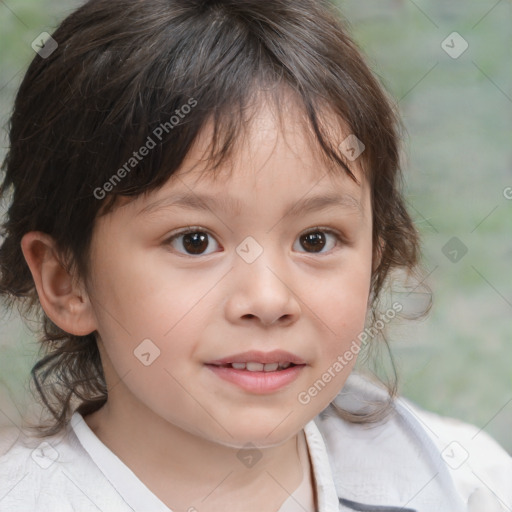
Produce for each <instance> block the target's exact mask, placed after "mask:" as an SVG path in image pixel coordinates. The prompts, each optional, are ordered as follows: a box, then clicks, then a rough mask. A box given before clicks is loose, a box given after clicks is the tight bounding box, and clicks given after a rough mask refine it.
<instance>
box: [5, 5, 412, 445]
mask: <svg viewBox="0 0 512 512" xmlns="http://www.w3.org/2000/svg"><path fill="white" fill-rule="evenodd" d="M52 37H53V38H54V39H55V40H56V41H57V43H58V47H57V49H56V50H55V51H54V52H53V53H51V55H49V56H47V57H46V58H42V57H41V56H39V55H36V56H35V58H34V59H33V61H32V62H31V64H30V66H29V68H28V70H27V72H26V74H25V77H24V79H23V81H22V83H21V85H20V87H19V90H18V93H17V96H16V99H15V103H14V110H13V113H12V117H11V119H10V127H9V128H10V130H9V131H10V147H9V151H8V153H7V156H6V159H5V161H4V163H3V166H2V169H3V171H4V172H5V177H4V180H3V183H2V185H1V188H0V194H1V196H2V198H4V199H6V198H7V199H9V200H10V201H11V203H10V207H9V210H8V213H7V217H6V220H5V222H4V224H3V237H4V240H3V244H2V246H1V248H0V269H1V278H0V293H1V294H2V295H3V296H4V297H5V299H6V302H7V304H8V306H9V307H12V306H13V305H14V304H15V303H16V304H17V305H18V307H19V309H20V312H21V313H22V314H26V313H36V314H37V315H39V320H40V325H41V326H42V336H41V338H40V341H41V344H42V348H43V349H44V352H45V355H44V357H43V358H42V359H41V360H39V361H38V362H37V364H36V365H35V366H34V367H33V369H32V376H33V382H34V383H35V386H36V389H37V391H38V393H39V395H40V398H41V399H42V401H43V403H44V404H45V406H46V407H47V408H48V410H49V411H50V412H51V414H52V416H53V423H52V424H51V425H50V426H49V427H47V428H46V429H43V427H42V426H41V427H40V429H41V431H43V432H44V434H43V435H51V434H53V433H56V432H58V431H59V430H60V429H61V428H62V427H63V426H65V425H66V423H67V422H68V420H69V417H70V414H71V413H72V412H73V407H72V404H73V402H74V400H77V401H78V402H77V403H78V405H79V407H78V411H79V412H80V413H82V414H83V415H86V414H88V413H90V412H93V411H95V410H97V409H99V408H100V407H101V406H102V405H103V404H104V403H105V401H106V400H107V388H106V383H105V378H104V375H103V370H102V366H101V360H100V356H99V352H98V348H97V345H96V337H95V333H94V332H93V333H90V334H88V335H86V336H75V335H71V334H69V333H67V332H64V331H63V330H61V329H60V328H59V327H58V326H57V325H55V324H54V323H53V322H52V321H51V320H50V319H49V318H48V317H47V316H46V314H45V313H44V311H43V310H42V308H41V306H40V303H39V299H38V295H37V292H36V290H35V286H34V282H33V279H32V275H31V273H30V270H29V268H28V266H27V264H26V262H25V259H24V257H23V254H22V252H21V239H22V237H23V235H24V234H25V233H27V232H29V231H43V232H46V233H48V234H49V235H51V236H52V237H53V238H54V240H55V241H56V244H57V247H58V249H59V250H60V251H61V252H62V254H63V255H66V258H65V261H66V263H67V264H69V267H68V269H69V271H70V272H77V273H78V275H81V276H86V275H87V272H88V261H89V259H88V256H89V247H90V242H91V236H92V231H93V226H94V222H95V219H96V218H97V217H98V216H99V215H102V214H104V213H106V212H108V211H111V210H112V208H113V207H114V205H115V202H116V199H117V198H118V197H119V196H125V197H126V196H129V197H135V196H138V195H140V194H142V193H147V192H151V191H153V190H155V189H157V188H158V187H160V186H162V185H163V184H164V183H165V182H166V181H167V180H168V179H169V178H170V176H171V175H173V174H174V173H175V172H176V171H177V170H178V168H179V167H180V165H181V163H182V161H183V159H184V157H185V155H186V154H187V152H188V151H189V149H190V147H191V145H192V144H193V142H194V141H195V139H196V137H197V135H198V133H199V132H200V130H201V129H202V128H203V127H204V126H205V123H206V122H207V121H213V126H214V136H213V140H212V145H211V155H210V158H211V162H212V163H213V164H214V165H213V168H216V166H217V165H219V164H220V163H221V162H222V161H223V160H224V159H225V158H227V157H228V155H229V154H230V151H231V150H232V148H233V145H234V143H235V141H236V140H237V137H238V134H239V133H240V132H241V131H242V128H243V126H244V124H245V117H244V116H245V113H246V107H247V105H248V104H249V103H250V101H252V98H253V97H254V93H255V92H257V91H260V90H264V89H265V90H270V91H275V94H274V97H275V99H276V101H277V97H278V94H277V91H278V90H281V89H283V87H286V88H287V89H289V90H291V91H293V93H294V96H295V98H296V100H297V104H298V105H299V106H300V108H301V109H302V111H303V113H304V119H306V120H307V122H308V123H309V126H310V128H311V133H313V134H314V136H315V138H316V140H317V142H318V144H319V148H321V150H322V152H323V153H322V154H324V155H325V157H326V158H328V159H329V161H331V162H332V163H334V164H335V168H336V169H337V170H339V169H342V170H343V171H344V172H346V173H348V174H349V175H352V173H351V171H350V169H349V167H348V166H347V163H346V161H345V158H344V157H343V155H342V154H340V151H339V149H338V147H337V145H338V144H339V143H340V141H339V140H337V141H333V140H332V137H329V136H328V133H327V130H326V127H325V126H324V124H323V123H322V122H321V121H320V120H321V118H322V111H323V109H324V108H325V107H328V109H329V111H330V112H331V113H333V114H334V115H335V116H337V117H338V118H340V119H342V120H343V121H344V122H345V123H346V124H347V125H348V126H349V127H350V130H351V132H352V133H353V134H355V135H356V136H357V138H358V139H360V140H361V141H362V142H363V143H364V144H365V146H366V149H365V151H364V152H363V154H362V155H361V161H362V162H363V164H364V165H363V168H364V169H365V174H366V177H367V179H368V181H369V183H370V185H371V191H372V192H371V198H372V209H373V219H374V223H373V241H374V247H377V246H378V242H379V240H381V241H382V245H381V247H380V249H379V250H380V252H381V259H380V264H379V265H378V268H377V269H376V271H375V272H374V275H373V276H372V311H374V310H375V309H374V308H375V305H376V303H377V301H378V298H379V292H381V290H382V288H383V285H384V283H385V281H386V278H387V277H388V274H389V272H390V270H392V269H393V268H395V267H405V268H409V269H412V268H413V267H414V266H415V265H416V263H417V259H418V252H419V251H418V235H417V232H416V229H415V227H414V225H413V223H412V221H411V219H410V217H409V215H408V213H407V211H406V208H405V207H404V202H403V199H402V197H401V193H400V185H401V183H400V182H401V174H400V168H399V155H400V152H399V133H398V128H399V121H398V118H397V116H396V115H395V112H394V110H393V108H392V104H391V102H390V101H389V99H388V98H387V97H386V94H385V93H384V91H383V89H382V88H381V86H380V85H379V83H378V82H377V80H376V79H375V78H374V77H373V75H372V73H371V71H370V70H369V68H368V67H367V65H366V64H365V62H364V58H363V57H362V55H361V53H360V51H359V50H358V49H357V47H356V46H355V44H354V43H353V42H352V41H351V39H350V38H349V36H348V35H347V33H346V31H345V29H344V28H343V26H342V24H341V22H340V19H339V16H338V14H337V13H336V12H334V9H333V7H332V6H331V5H330V4H329V3H328V2H327V1H319V0H275V1H272V2H262V1H261V0H210V1H207V0H145V1H144V2H140V1H138V0H90V1H88V2H87V3H85V4H84V5H83V6H82V7H80V8H79V9H77V10H76V11H75V12H73V13H72V14H71V15H69V16H68V17H67V18H66V19H65V20H64V21H63V22H62V23H61V24H60V26H59V27H58V28H57V29H56V31H55V32H54V33H53V34H52ZM276 86H279V87H276ZM184 105H189V106H191V107H192V105H193V108H190V109H188V110H187V115H186V116H180V120H179V126H177V127H176V128H175V129H173V128H174V126H173V125H172V123H171V122H170V119H171V117H172V116H177V115H179V112H182V113H183V112H184V110H181V109H182V108H183V106H184ZM178 111H179V112H178ZM165 123H167V125H165ZM163 126H165V127H166V129H162V127H163ZM158 127H160V132H162V133H161V135H162V137H161V140H159V141H158V144H156V147H154V148H153V149H152V150H151V151H150V152H149V154H148V155H147V156H146V157H145V158H144V159H141V160H140V162H137V165H136V166H134V167H133V169H132V170H130V172H125V173H122V174H123V179H120V180H118V181H116V183H115V184H114V185H115V186H108V185H107V186H104V184H106V183H107V182H109V183H111V185H112V181H111V180H112V177H113V174H115V172H116V170H118V169H120V168H121V167H122V166H123V165H124V164H125V163H126V162H127V161H129V159H130V158H131V157H132V156H133V152H134V150H136V149H137V148H140V147H142V146H143V145H144V144H145V143H146V141H147V140H148V137H150V136H151V135H152V134H154V133H155V130H156V129H158ZM160 132H157V133H160ZM125 170H126V169H125ZM118 175H119V173H118ZM352 178H353V176H352ZM354 179H355V178H354ZM107 189H108V192H109V193H108V194H103V192H101V196H102V197H101V198H98V195H99V193H98V190H103V191H104V190H107ZM103 195H105V197H104V198H103Z"/></svg>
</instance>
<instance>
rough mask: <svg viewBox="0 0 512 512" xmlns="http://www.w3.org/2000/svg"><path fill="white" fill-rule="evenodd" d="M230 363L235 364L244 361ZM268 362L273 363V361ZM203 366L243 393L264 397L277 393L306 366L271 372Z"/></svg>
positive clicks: (211, 365)
mask: <svg viewBox="0 0 512 512" xmlns="http://www.w3.org/2000/svg"><path fill="white" fill-rule="evenodd" d="M253 361H254V360H253ZM226 362H230V361H226ZM232 362H234V363H237V362H244V361H232ZM258 362H259V361H258ZM269 362H275V359H274V360H273V361H269ZM205 366H206V368H208V369H209V370H211V371H212V372H213V373H214V374H215V375H216V376H217V377H220V378H221V379H223V380H225V381H228V382H230V383H232V384H235V385H236V386H238V387H240V388H242V389H243V390H245V391H248V392H250V393H253V394H257V395H264V394H268V393H272V392H274V391H278V390H279V389H282V388H284V387H285V386H287V385H288V384H290V383H291V382H293V381H294V380H295V379H296V378H297V377H298V376H299V375H300V373H301V372H302V370H303V369H304V368H305V366H306V365H305V364H299V365H297V366H290V367H289V368H286V369H284V370H279V371H277V370H276V371H273V372H263V371H261V372H251V371H248V370H235V369H234V368H230V367H227V366H216V365H214V364H209V363H207V364H206V365H205Z"/></svg>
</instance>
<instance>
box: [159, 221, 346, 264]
mask: <svg viewBox="0 0 512 512" xmlns="http://www.w3.org/2000/svg"><path fill="white" fill-rule="evenodd" d="M198 232H199V233H205V234H206V235H208V236H209V237H211V238H215V237H214V236H213V235H212V234H211V233H210V231H209V230H207V229H205V228H202V227H201V226H188V227H187V228H185V229H183V230H182V231H178V232H176V233H174V234H173V235H171V236H170V237H169V238H167V239H166V240H165V241H164V245H171V243H172V242H173V241H174V240H176V239H177V238H179V237H180V236H185V235H188V234H190V233H198ZM318 232H322V233H328V234H330V235H333V236H334V237H335V238H336V240H337V242H339V243H340V244H342V245H344V244H346V243H347V241H346V239H345V237H344V236H343V235H342V234H341V233H339V232H338V231H336V230H334V229H331V228H327V227H322V226H315V227H313V228H309V229H308V230H306V231H305V232H304V233H302V234H301V236H305V235H309V234H311V233H318ZM332 250H333V249H331V251H332ZM331 251H327V252H320V253H315V252H304V254H312V255H315V254H317V255H322V254H328V253H329V252H331ZM179 254H180V255H182V256H190V257H195V258H197V257H199V256H204V255H203V254H198V255H193V254H186V253H185V254H184V253H179ZM206 256H208V254H206Z"/></svg>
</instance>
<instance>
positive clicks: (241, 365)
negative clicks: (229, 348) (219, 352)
mask: <svg viewBox="0 0 512 512" xmlns="http://www.w3.org/2000/svg"><path fill="white" fill-rule="evenodd" d="M231 366H232V367H233V368H234V369H235V370H245V363H231Z"/></svg>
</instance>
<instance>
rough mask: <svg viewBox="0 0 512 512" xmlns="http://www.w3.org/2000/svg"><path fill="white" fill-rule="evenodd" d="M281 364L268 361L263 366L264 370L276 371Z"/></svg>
mask: <svg viewBox="0 0 512 512" xmlns="http://www.w3.org/2000/svg"><path fill="white" fill-rule="evenodd" d="M278 366H279V363H267V364H266V365H264V366H263V371H264V372H275V371H276V370H277V367H278Z"/></svg>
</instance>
